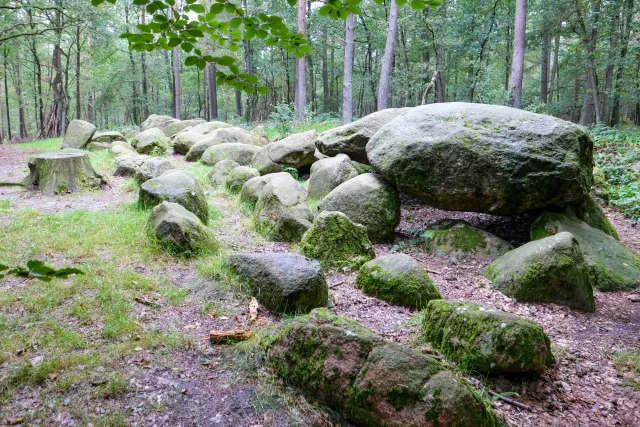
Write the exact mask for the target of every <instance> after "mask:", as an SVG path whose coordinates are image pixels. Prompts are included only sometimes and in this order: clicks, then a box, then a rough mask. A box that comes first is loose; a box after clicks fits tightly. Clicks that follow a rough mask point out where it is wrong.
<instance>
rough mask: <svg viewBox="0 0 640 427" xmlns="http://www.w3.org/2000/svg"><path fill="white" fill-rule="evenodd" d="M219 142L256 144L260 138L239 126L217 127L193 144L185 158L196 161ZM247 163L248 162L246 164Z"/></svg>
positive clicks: (259, 143)
mask: <svg viewBox="0 0 640 427" xmlns="http://www.w3.org/2000/svg"><path fill="white" fill-rule="evenodd" d="M220 144H246V145H256V146H257V145H261V144H262V140H261V139H260V137H258V136H257V135H254V134H253V133H251V132H247V131H246V130H244V129H242V128H239V127H234V126H232V127H219V128H217V129H215V130H213V131H211V133H209V134H207V135H206V136H205V137H204V138H202V139H200V140H199V141H198V142H196V143H195V144H193V146H192V147H191V148H190V149H189V152H188V153H187V155H186V157H185V160H186V161H188V162H197V161H198V160H200V158H201V157H202V155H203V154H204V152H205V151H206V150H207V149H208V148H209V147H213V146H214V145H220ZM256 151H257V150H256ZM254 154H255V153H254ZM248 164H249V163H247V164H246V165H248ZM246 165H245V166H246Z"/></svg>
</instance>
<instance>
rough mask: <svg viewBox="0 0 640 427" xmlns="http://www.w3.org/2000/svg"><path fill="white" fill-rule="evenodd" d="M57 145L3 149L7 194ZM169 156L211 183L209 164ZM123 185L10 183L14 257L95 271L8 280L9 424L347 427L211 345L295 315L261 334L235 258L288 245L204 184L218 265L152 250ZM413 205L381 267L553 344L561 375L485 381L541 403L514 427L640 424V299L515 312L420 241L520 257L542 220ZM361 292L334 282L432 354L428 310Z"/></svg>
mask: <svg viewBox="0 0 640 427" xmlns="http://www.w3.org/2000/svg"><path fill="white" fill-rule="evenodd" d="M59 143H60V141H59V140H58V141H53V142H51V141H49V142H48V143H46V144H40V145H38V144H35V143H34V144H29V145H15V146H0V182H9V181H13V182H19V181H20V180H21V179H22V178H23V177H24V176H26V174H27V161H28V157H29V156H30V155H31V154H33V153H34V152H36V151H38V150H48V149H59ZM173 160H174V161H175V162H176V163H178V164H180V165H181V166H183V167H185V168H189V169H191V170H193V171H194V173H196V175H198V176H199V177H200V178H204V177H205V175H206V172H207V169H208V168H206V167H204V166H202V165H199V164H195V165H194V164H187V163H184V162H183V161H182V159H181V157H179V156H174V158H173ZM91 161H92V163H93V164H94V166H95V167H96V169H97V170H98V171H100V172H103V173H107V174H108V173H109V172H110V171H111V170H112V168H113V162H112V160H111V159H110V157H109V155H108V154H107V153H105V152H98V153H93V154H91ZM110 181H111V184H110V186H109V187H108V188H106V189H104V190H102V191H95V192H88V193H81V194H71V195H65V196H59V197H43V196H40V195H35V194H30V193H26V192H25V191H24V190H23V189H22V188H21V187H2V186H0V230H1V231H0V261H2V262H3V263H5V264H9V265H24V264H25V263H26V261H28V260H30V259H34V258H35V259H41V260H43V261H46V263H47V264H50V265H54V266H56V267H63V266H64V267H66V266H74V267H78V268H81V269H82V270H83V271H84V272H85V273H86V274H85V275H79V276H75V277H71V278H69V279H67V280H62V279H54V280H53V281H51V282H49V283H46V282H39V281H36V280H28V279H20V278H12V277H7V278H5V279H4V280H2V281H0V426H2V425H65V426H66V425H93V426H128V425H140V426H148V425H162V426H191V425H224V426H227V425H228V426H240V425H242V426H272V425H277V426H279V425H347V424H346V423H345V422H344V421H343V420H341V419H340V418H339V417H338V416H337V415H336V414H335V413H332V412H331V411H329V410H327V409H325V408H323V407H322V406H321V405H319V404H318V402H314V401H309V400H307V399H305V398H304V397H303V396H301V395H300V394H299V393H297V392H296V391H295V390H294V389H292V388H289V387H287V386H286V385H284V384H282V383H281V382H280V381H279V380H278V379H277V378H276V377H275V376H273V375H272V374H271V373H270V372H268V370H267V369H266V368H265V367H264V366H263V364H262V363H261V362H262V359H261V357H260V355H259V354H257V353H256V351H255V348H254V347H252V346H251V345H250V344H244V345H243V344H240V345H236V346H212V345H211V344H210V343H209V341H208V339H207V337H208V333H209V331H210V330H212V329H217V330H228V329H233V328H238V327H241V328H248V329H255V330H259V329H261V328H265V327H268V326H269V325H274V324H277V323H279V322H280V321H281V320H282V319H281V318H278V317H276V316H272V315H271V314H269V313H268V311H266V310H264V309H263V307H260V310H259V318H260V319H264V320H261V321H259V322H255V323H254V324H249V322H248V320H247V318H248V313H249V299H250V298H249V296H248V295H247V293H246V292H245V291H244V290H243V289H242V286H241V285H240V284H239V283H237V282H236V281H235V280H233V279H232V278H230V277H228V276H227V275H226V274H225V270H224V269H223V268H222V261H223V260H224V257H225V255H226V254H228V253H230V252H239V251H251V252H256V251H257V252H282V251H286V250H289V245H287V244H282V243H272V242H268V241H266V240H265V239H264V238H262V237H261V236H260V235H258V234H257V233H256V232H255V230H254V228H253V223H252V221H251V218H250V214H249V213H248V212H246V211H245V210H244V209H243V208H242V207H241V206H240V205H239V204H238V203H237V197H235V196H231V195H228V194H226V193H225V192H222V191H219V190H216V189H212V188H208V198H209V203H210V210H211V214H212V217H213V218H214V220H213V221H212V227H213V228H214V232H215V234H216V235H217V236H218V238H219V240H220V242H221V243H222V246H223V250H222V252H221V253H220V254H216V255H208V256H204V257H202V258H197V259H181V258H178V259H176V258H172V257H170V256H169V255H167V254H166V253H164V252H162V250H161V249H159V248H158V247H156V246H154V245H152V244H150V243H149V242H148V240H147V239H146V237H145V233H144V226H145V222H146V219H147V216H148V212H144V211H140V210H139V209H137V208H136V205H135V200H136V197H137V194H136V190H137V188H136V185H135V184H134V183H133V182H132V180H126V179H118V178H113V177H110ZM203 181H204V179H203ZM403 199H404V200H403V209H402V222H401V224H400V227H399V228H398V230H397V234H396V239H395V242H394V243H393V244H389V245H376V253H377V255H378V256H380V255H383V254H386V253H389V252H390V251H392V250H393V251H396V250H399V251H403V252H407V253H411V255H413V256H414V257H415V258H416V259H418V260H419V261H420V262H421V263H423V265H424V266H425V267H426V268H427V269H428V270H429V271H430V272H431V273H430V275H431V277H432V278H433V280H434V282H435V283H436V286H437V287H438V288H439V289H440V292H441V293H442V295H443V297H445V298H450V299H458V300H468V301H472V302H476V303H480V304H483V305H487V306H491V307H494V308H497V309H501V310H505V311H508V312H511V313H515V314H517V315H520V316H523V317H525V318H527V319H530V320H533V321H536V322H538V323H540V324H542V325H543V326H544V329H545V331H546V332H547V334H548V335H549V336H550V338H551V341H552V343H553V350H554V352H555V354H556V356H557V359H558V363H557V364H556V365H555V366H554V367H552V368H550V369H548V370H547V371H546V372H545V373H544V375H543V376H542V377H540V378H531V377H519V378H513V377H502V376H499V377H489V378H480V377H477V378H478V379H479V380H480V383H481V385H480V388H479V389H478V391H479V392H480V393H481V394H483V395H484V396H485V397H486V396H487V391H488V390H489V389H491V390H493V391H495V392H497V393H506V394H508V395H509V396H510V397H511V398H513V399H514V400H517V401H519V402H522V403H524V404H526V405H528V406H530V407H531V410H530V411H529V410H521V409H518V408H516V407H514V406H512V405H509V404H507V403H504V402H502V401H494V402H492V403H493V405H494V406H495V408H496V410H497V412H498V414H499V415H500V416H501V417H503V418H504V419H505V421H506V422H507V424H508V425H512V426H547V425H548V426H569V425H570V426H578V425H579V426H587V425H589V426H596V425H597V426H609V425H621V426H638V425H640V303H634V302H632V296H633V294H632V293H600V292H596V307H597V310H596V312H595V313H591V314H585V313H582V312H579V311H576V310H572V309H569V308H566V307H563V306H558V305H554V304H522V303H517V302H514V301H512V300H511V298H507V297H505V296H504V295H502V294H501V293H500V292H498V291H495V290H493V289H492V288H491V287H490V286H489V285H490V284H489V282H488V281H487V280H486V279H485V278H484V274H483V272H484V269H485V268H486V266H487V265H488V263H489V261H488V260H480V259H456V258H452V257H450V256H445V257H435V256H427V255H425V254H423V253H421V252H420V251H419V250H418V249H419V241H417V240H416V239H415V238H414V235H415V233H416V231H419V230H421V229H424V228H425V226H426V225H428V224H430V223H432V222H434V221H435V220H438V219H441V218H460V219H465V220H467V221H469V222H470V223H472V224H473V225H475V226H479V227H481V228H483V229H486V230H487V231H489V232H492V233H494V234H496V235H498V236H499V237H502V238H504V239H506V240H508V241H511V242H513V243H516V244H521V243H523V242H524V241H526V239H527V234H528V229H529V225H530V222H531V221H532V219H533V218H530V217H527V216H522V217H514V218H500V217H493V216H490V215H482V214H472V213H453V212H444V211H439V210H436V209H433V208H430V207H428V206H425V205H423V204H421V203H420V202H418V201H415V200H412V199H410V198H407V197H404V198H403ZM607 214H608V216H609V218H610V220H611V221H612V222H613V223H614V225H615V226H616V228H617V229H618V232H619V234H620V237H621V240H622V242H623V243H624V244H626V245H627V246H629V247H630V248H632V249H633V250H635V251H636V252H638V253H640V229H638V227H635V226H634V225H632V223H631V222H630V221H629V220H627V219H625V218H624V217H623V215H621V214H620V213H618V212H615V211H607ZM354 279H355V274H354V273H353V272H349V271H344V270H341V271H333V272H329V273H328V274H327V280H328V282H329V286H330V294H331V297H332V301H333V302H332V304H333V306H332V311H333V312H334V313H336V314H338V315H343V316H347V317H350V318H352V319H355V320H357V321H358V322H360V323H362V324H363V325H365V326H367V327H369V328H371V329H372V330H374V331H376V332H377V333H379V334H381V335H382V336H384V337H385V338H386V339H389V340H392V341H398V342H402V343H405V344H407V345H410V346H415V347H417V348H420V349H425V347H427V346H426V345H425V344H424V343H423V342H421V340H420V332H419V321H420V317H419V313H417V312H414V311H411V310H408V309H405V308H401V307H397V306H393V305H390V304H388V303H385V302H382V301H380V300H377V299H375V298H371V297H368V296H366V295H364V294H363V293H362V292H360V291H359V290H357V289H356V288H355V287H354V286H353V282H354ZM257 325H260V326H257ZM512 393H517V396H515V395H513V394H512ZM514 396H515V397H514Z"/></svg>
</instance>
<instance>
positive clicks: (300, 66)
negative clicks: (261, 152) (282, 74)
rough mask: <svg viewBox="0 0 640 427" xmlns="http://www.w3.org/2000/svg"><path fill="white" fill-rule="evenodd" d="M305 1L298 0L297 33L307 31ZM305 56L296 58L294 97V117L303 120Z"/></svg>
mask: <svg viewBox="0 0 640 427" xmlns="http://www.w3.org/2000/svg"><path fill="white" fill-rule="evenodd" d="M306 5H307V3H306V1H305V0H298V33H300V34H306V33H307V7H306ZM305 60H306V57H302V58H296V94H295V96H296V98H295V110H296V118H297V119H298V120H304V118H305V108H306V106H307V80H306V78H307V76H306V70H305Z"/></svg>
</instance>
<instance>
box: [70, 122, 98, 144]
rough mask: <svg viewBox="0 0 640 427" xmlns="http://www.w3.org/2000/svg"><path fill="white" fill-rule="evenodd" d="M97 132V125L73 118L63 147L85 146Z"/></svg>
mask: <svg viewBox="0 0 640 427" xmlns="http://www.w3.org/2000/svg"><path fill="white" fill-rule="evenodd" d="M94 133H96V127H95V126H94V125H92V124H91V123H89V122H85V121H84V120H78V119H74V120H71V122H70V123H69V126H68V127H67V130H66V132H65V134H64V141H62V148H84V147H85V146H86V145H87V144H88V143H89V141H91V138H92V137H93V134H94Z"/></svg>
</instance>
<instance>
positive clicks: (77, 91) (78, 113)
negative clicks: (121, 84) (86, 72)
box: [76, 25, 81, 120]
mask: <svg viewBox="0 0 640 427" xmlns="http://www.w3.org/2000/svg"><path fill="white" fill-rule="evenodd" d="M80 117H81V114H80V25H77V26H76V119H78V120H80Z"/></svg>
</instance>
